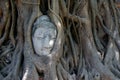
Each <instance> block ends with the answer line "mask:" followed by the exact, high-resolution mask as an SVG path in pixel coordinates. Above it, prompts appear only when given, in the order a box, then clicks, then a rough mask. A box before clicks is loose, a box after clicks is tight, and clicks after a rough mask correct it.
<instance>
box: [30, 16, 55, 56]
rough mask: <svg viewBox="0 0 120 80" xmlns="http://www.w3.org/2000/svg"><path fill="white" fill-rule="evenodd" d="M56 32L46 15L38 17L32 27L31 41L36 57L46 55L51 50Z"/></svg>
mask: <svg viewBox="0 0 120 80" xmlns="http://www.w3.org/2000/svg"><path fill="white" fill-rule="evenodd" d="M56 32H57V30H56V27H55V25H54V24H53V23H52V22H51V21H50V18H49V17H48V16H46V15H43V16H41V17H39V18H38V19H37V20H36V22H35V23H34V25H33V32H32V41H33V46H34V50H35V52H36V53H37V54H38V55H48V54H49V53H50V51H51V49H52V48H53V45H54V42H55V39H56V35H57V33H56Z"/></svg>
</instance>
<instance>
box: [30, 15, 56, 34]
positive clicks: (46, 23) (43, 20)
mask: <svg viewBox="0 0 120 80" xmlns="http://www.w3.org/2000/svg"><path fill="white" fill-rule="evenodd" d="M40 27H44V28H47V29H48V28H54V29H56V27H55V25H54V24H53V23H52V22H51V21H50V18H49V17H48V16H47V15H42V16H40V17H39V18H38V19H37V20H36V21H35V23H34V25H33V29H32V35H34V32H35V30H36V29H37V28H40Z"/></svg>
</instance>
